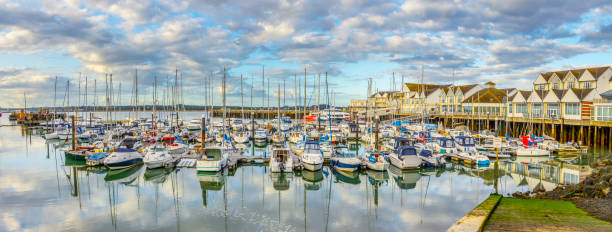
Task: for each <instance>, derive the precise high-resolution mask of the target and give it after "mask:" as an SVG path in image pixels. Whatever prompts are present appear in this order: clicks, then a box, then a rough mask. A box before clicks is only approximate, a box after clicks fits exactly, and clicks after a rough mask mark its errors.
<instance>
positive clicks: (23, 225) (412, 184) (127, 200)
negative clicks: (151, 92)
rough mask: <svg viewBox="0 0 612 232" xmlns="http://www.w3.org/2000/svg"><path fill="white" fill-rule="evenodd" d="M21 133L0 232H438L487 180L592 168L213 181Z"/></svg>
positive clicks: (229, 175)
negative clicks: (79, 157)
mask: <svg viewBox="0 0 612 232" xmlns="http://www.w3.org/2000/svg"><path fill="white" fill-rule="evenodd" d="M20 132H21V131H20V128H18V127H7V128H0V141H2V149H1V150H0V194H1V195H2V197H1V198H0V209H1V210H2V212H3V213H1V214H0V220H3V223H0V230H1V231H23V230H40V231H58V230H68V231H180V230H187V231H192V230H203V229H204V230H209V231H244V230H248V231H259V230H262V231H278V230H288V231H301V230H304V231H325V230H328V231H347V230H351V231H365V230H369V231H376V230H385V231H401V230H417V231H441V230H445V229H446V228H448V226H449V225H451V224H452V223H454V222H455V221H456V220H458V219H459V218H461V217H462V216H463V215H464V214H465V213H467V212H468V211H469V210H471V209H472V208H473V207H475V206H476V205H478V204H479V203H480V202H481V201H482V200H483V199H484V198H485V197H486V196H487V195H488V194H489V193H491V192H494V191H495V188H494V185H495V181H496V180H497V181H498V182H499V191H500V193H502V194H510V193H513V192H515V191H529V190H534V189H536V190H537V189H544V190H549V189H551V188H554V187H556V186H558V185H560V184H572V183H577V182H578V181H580V180H581V179H583V178H584V177H585V176H586V175H588V173H589V172H590V171H591V170H590V167H589V166H588V164H589V163H591V162H593V161H597V160H598V159H599V156H597V155H593V154H588V155H582V156H572V157H569V156H568V157H557V158H553V159H550V158H548V157H544V158H543V159H517V160H507V161H500V164H499V170H498V171H497V172H496V171H495V170H494V169H493V166H491V167H481V168H476V167H469V166H464V165H462V164H456V163H449V164H448V165H447V166H446V168H440V169H433V168H432V169H421V170H412V171H401V170H398V169H395V168H390V170H388V171H385V172H376V171H372V170H366V171H359V172H354V173H345V172H338V171H337V170H334V169H333V168H331V167H325V168H324V169H323V170H320V171H317V172H310V171H302V172H295V173H286V174H281V173H276V174H275V173H270V172H269V169H268V168H267V166H263V165H262V166H251V165H242V166H239V167H238V168H237V169H236V170H235V171H232V172H229V171H226V172H225V173H218V174H214V175H206V174H205V175H199V174H198V173H196V172H195V170H194V169H153V170H147V169H146V168H144V167H143V166H142V165H141V166H136V167H134V168H132V169H127V170H115V171H108V170H107V169H105V168H102V167H95V168H91V167H86V166H85V165H84V163H83V162H82V161H80V162H79V161H74V160H69V159H65V158H64V155H63V152H62V151H61V150H60V149H62V147H63V146H66V144H65V143H64V142H62V141H53V142H45V141H44V140H42V139H40V137H38V136H36V135H32V136H30V135H29V134H28V133H30V134H32V133H31V132H27V131H24V136H23V137H20V136H19V135H20ZM6 141H12V142H6ZM349 145H350V148H351V149H361V148H359V146H358V145H357V144H356V143H353V144H349ZM246 148H247V149H246V151H247V153H248V154H253V155H263V153H264V152H265V151H266V148H265V147H263V148H257V147H253V146H251V145H248V144H247V145H246ZM251 149H253V150H252V151H253V152H250V151H251ZM26 154H27V155H26ZM198 184H199V186H198ZM46 215H55V216H54V217H53V218H52V219H44V218H47V217H46ZM35 218H36V220H35ZM40 218H43V220H40ZM8 222H11V223H8ZM13 222H14V223H13Z"/></svg>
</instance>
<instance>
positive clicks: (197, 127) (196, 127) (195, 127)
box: [187, 118, 202, 130]
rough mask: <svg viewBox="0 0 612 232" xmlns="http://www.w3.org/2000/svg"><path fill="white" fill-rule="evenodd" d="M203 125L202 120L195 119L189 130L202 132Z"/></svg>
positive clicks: (189, 125)
mask: <svg viewBox="0 0 612 232" xmlns="http://www.w3.org/2000/svg"><path fill="white" fill-rule="evenodd" d="M201 124H202V119H198V118H194V119H192V120H191V121H189V123H188V124H187V130H200V129H202V127H201Z"/></svg>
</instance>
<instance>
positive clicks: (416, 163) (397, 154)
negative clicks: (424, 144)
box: [389, 146, 421, 169]
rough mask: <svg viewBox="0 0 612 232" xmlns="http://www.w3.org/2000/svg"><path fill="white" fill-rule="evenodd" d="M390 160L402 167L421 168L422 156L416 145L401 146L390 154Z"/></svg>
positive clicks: (394, 164)
mask: <svg viewBox="0 0 612 232" xmlns="http://www.w3.org/2000/svg"><path fill="white" fill-rule="evenodd" d="M389 161H390V162H391V164H392V165H393V166H396V167H398V168H400V169H409V168H419V167H420V166H421V157H420V156H419V155H418V154H417V151H416V148H415V147H414V146H399V147H397V148H395V150H393V151H392V152H391V153H390V154H389Z"/></svg>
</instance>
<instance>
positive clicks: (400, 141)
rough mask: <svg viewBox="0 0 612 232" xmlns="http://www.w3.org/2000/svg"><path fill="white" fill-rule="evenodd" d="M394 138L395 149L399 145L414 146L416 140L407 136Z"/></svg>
mask: <svg viewBox="0 0 612 232" xmlns="http://www.w3.org/2000/svg"><path fill="white" fill-rule="evenodd" d="M393 140H395V144H394V145H393V149H397V148H398V147H403V146H414V141H412V140H410V139H407V138H402V137H394V138H393Z"/></svg>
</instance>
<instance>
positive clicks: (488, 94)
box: [462, 88, 506, 103]
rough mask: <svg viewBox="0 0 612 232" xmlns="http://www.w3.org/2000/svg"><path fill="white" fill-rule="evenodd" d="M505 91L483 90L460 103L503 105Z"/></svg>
mask: <svg viewBox="0 0 612 232" xmlns="http://www.w3.org/2000/svg"><path fill="white" fill-rule="evenodd" d="M505 97H506V91H504V90H501V89H496V88H484V89H481V90H479V91H478V92H476V93H474V94H472V96H470V97H468V98H466V99H465V100H463V101H462V103H503V102H504V98H505Z"/></svg>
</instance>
